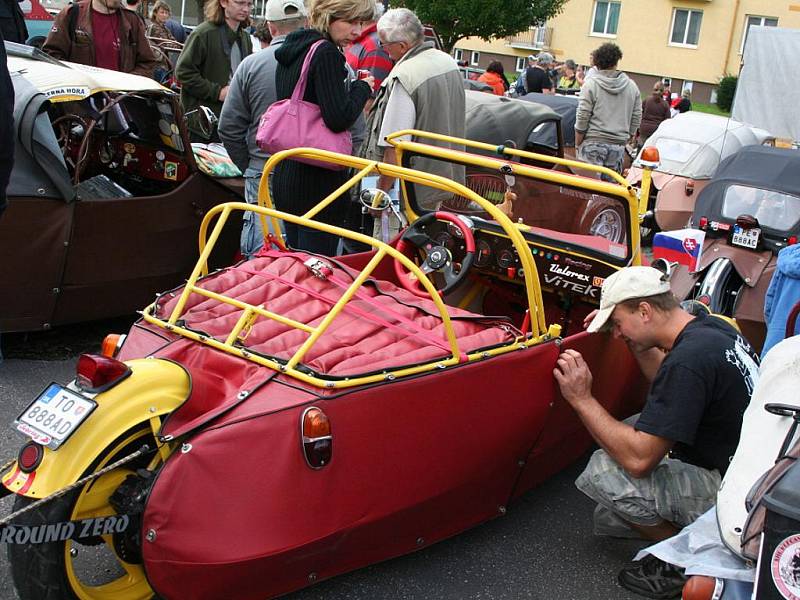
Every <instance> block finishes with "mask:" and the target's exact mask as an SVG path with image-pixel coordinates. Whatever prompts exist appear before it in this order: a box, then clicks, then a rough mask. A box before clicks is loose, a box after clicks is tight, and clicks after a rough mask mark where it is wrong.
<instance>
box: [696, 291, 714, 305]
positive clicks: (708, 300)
mask: <svg viewBox="0 0 800 600" xmlns="http://www.w3.org/2000/svg"><path fill="white" fill-rule="evenodd" d="M697 301H698V302H702V303H703V304H705V305H706V306H711V296H706V295H705V294H703V295H702V296H700V297H699V298H697Z"/></svg>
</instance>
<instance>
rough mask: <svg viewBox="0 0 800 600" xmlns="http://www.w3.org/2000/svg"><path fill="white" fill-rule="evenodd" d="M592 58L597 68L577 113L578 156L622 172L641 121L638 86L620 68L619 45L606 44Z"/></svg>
mask: <svg viewBox="0 0 800 600" xmlns="http://www.w3.org/2000/svg"><path fill="white" fill-rule="evenodd" d="M592 58H593V63H594V66H596V67H597V69H598V70H597V73H596V74H595V75H594V76H593V77H587V78H586V81H585V83H584V84H583V87H582V88H581V95H580V100H579V101H578V112H577V114H576V115H575V146H576V147H577V149H578V152H577V157H578V160H582V161H584V162H587V163H591V164H593V165H599V166H602V167H608V168H609V169H612V170H614V171H616V172H617V173H622V159H623V157H624V155H625V144H626V143H628V142H629V141H630V142H631V143H633V140H634V138H635V136H636V130H637V129H639V123H640V122H641V120H642V101H641V97H640V94H639V88H638V87H636V84H635V83H634V82H633V81H632V80H631V79H630V78H629V77H628V76H627V75H626V74H625V73H623V72H622V71H618V70H617V64H618V63H619V61H620V59H621V58H622V51H621V50H620V49H619V46H617V45H616V44H612V43H606V44H603V45H602V46H600V47H599V48H597V50H595V51H594V52H593V53H592ZM603 179H606V180H610V178H609V177H607V176H606V175H603Z"/></svg>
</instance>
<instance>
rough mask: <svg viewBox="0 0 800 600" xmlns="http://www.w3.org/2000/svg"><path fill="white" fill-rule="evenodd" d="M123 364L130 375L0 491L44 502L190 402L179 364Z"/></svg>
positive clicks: (98, 398)
mask: <svg viewBox="0 0 800 600" xmlns="http://www.w3.org/2000/svg"><path fill="white" fill-rule="evenodd" d="M126 364H127V365H128V366H129V367H130V368H131V370H132V371H133V373H132V374H131V375H130V377H128V378H126V379H125V380H124V381H122V382H121V383H120V384H118V385H116V386H114V387H113V388H111V389H110V390H108V391H107V392H103V393H101V394H98V395H97V396H95V398H94V400H95V401H96V402H97V408H96V409H95V410H94V412H92V414H91V415H90V416H89V417H88V418H87V419H86V421H85V422H84V423H82V424H81V426H80V428H79V429H78V430H77V431H76V432H75V433H74V434H73V435H72V437H70V438H69V439H68V440H67V441H66V443H64V445H63V446H61V447H60V448H59V449H58V450H56V451H53V450H50V449H49V448H45V454H44V458H43V459H42V462H41V464H40V465H39V466H38V467H37V469H36V470H35V471H33V472H32V473H30V474H25V473H22V472H21V471H19V469H17V466H16V464H14V466H13V467H12V468H11V471H10V472H9V473H8V474H7V475H6V476H5V477H3V481H2V483H3V485H4V486H5V487H6V488H8V489H9V490H11V491H12V492H14V493H15V494H19V495H22V496H28V497H30V498H42V497H44V496H47V495H49V494H52V493H53V492H55V491H56V490H59V489H61V488H63V487H64V486H67V485H69V484H71V483H74V482H75V481H76V480H78V479H79V478H80V477H81V476H82V475H83V474H84V473H85V471H86V470H87V469H88V468H89V466H90V465H91V464H92V462H94V460H95V459H96V458H97V457H98V455H99V454H100V453H102V452H103V450H104V449H106V448H107V447H108V446H109V445H110V444H111V443H112V442H113V441H114V440H115V439H117V438H118V437H119V436H120V435H122V434H123V433H124V432H126V431H129V430H130V429H132V428H134V427H136V426H138V425H141V424H143V423H149V424H150V426H151V427H152V429H153V432H154V434H155V433H157V431H158V428H159V427H160V424H161V417H162V416H163V415H166V414H168V413H170V412H172V411H173V410H175V409H176V408H177V407H178V406H180V405H181V404H182V403H183V402H184V401H185V400H186V398H188V396H189V392H190V390H191V380H190V378H189V374H188V373H187V372H186V371H185V370H184V369H183V368H182V367H181V366H180V365H178V364H176V363H173V362H169V361H166V360H159V359H137V360H130V361H127V362H126Z"/></svg>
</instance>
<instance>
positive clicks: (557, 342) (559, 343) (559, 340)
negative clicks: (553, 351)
mask: <svg viewBox="0 0 800 600" xmlns="http://www.w3.org/2000/svg"><path fill="white" fill-rule="evenodd" d="M563 343H564V341H563V340H562V339H561V338H558V339H557V340H556V346H558V347H559V348H561V344H563Z"/></svg>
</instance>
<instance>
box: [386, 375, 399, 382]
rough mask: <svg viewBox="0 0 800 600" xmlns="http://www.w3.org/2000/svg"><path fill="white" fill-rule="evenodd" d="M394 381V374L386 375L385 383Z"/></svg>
mask: <svg viewBox="0 0 800 600" xmlns="http://www.w3.org/2000/svg"><path fill="white" fill-rule="evenodd" d="M395 379H397V378H396V377H395V376H394V373H389V374H388V375H386V380H387V381H394V380H395Z"/></svg>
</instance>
